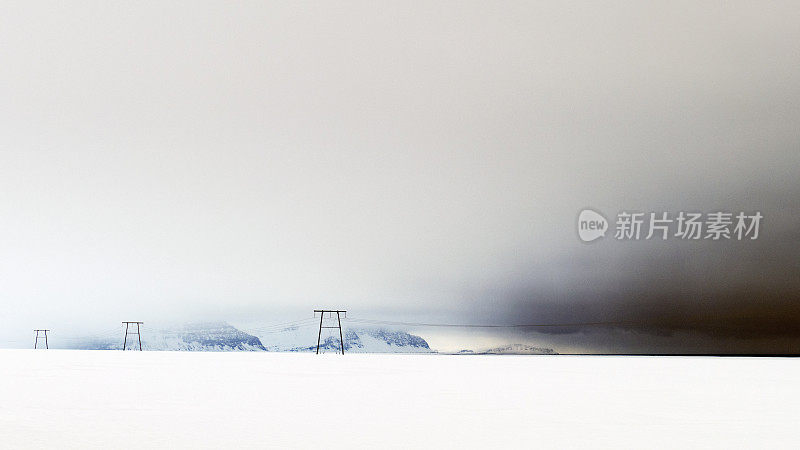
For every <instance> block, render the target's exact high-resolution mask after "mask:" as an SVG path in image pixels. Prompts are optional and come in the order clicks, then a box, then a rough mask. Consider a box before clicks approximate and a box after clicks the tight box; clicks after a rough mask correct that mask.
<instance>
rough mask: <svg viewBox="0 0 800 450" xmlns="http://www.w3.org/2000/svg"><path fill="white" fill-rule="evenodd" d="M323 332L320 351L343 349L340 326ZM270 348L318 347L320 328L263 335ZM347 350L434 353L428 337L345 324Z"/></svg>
mask: <svg viewBox="0 0 800 450" xmlns="http://www.w3.org/2000/svg"><path fill="white" fill-rule="evenodd" d="M333 331H334V332H328V333H323V336H322V338H321V339H320V345H319V347H320V352H335V351H340V344H339V343H340V341H339V332H338V330H333ZM262 342H264V344H265V345H266V346H267V349H268V350H269V351H277V352H309V351H316V350H317V330H314V329H313V328H312V327H305V328H303V327H300V328H291V329H286V330H283V331H282V332H280V333H273V334H271V335H269V336H264V337H262ZM344 350H345V352H351V353H432V352H433V350H431V348H430V346H429V345H428V342H426V341H425V339H423V338H421V337H419V336H416V335H413V334H409V333H406V332H405V331H392V330H386V329H382V328H345V329H344Z"/></svg>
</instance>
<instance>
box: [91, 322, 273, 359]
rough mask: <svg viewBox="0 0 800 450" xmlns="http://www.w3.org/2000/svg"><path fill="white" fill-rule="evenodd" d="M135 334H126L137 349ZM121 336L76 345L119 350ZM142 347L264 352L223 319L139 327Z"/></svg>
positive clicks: (121, 344)
mask: <svg viewBox="0 0 800 450" xmlns="http://www.w3.org/2000/svg"><path fill="white" fill-rule="evenodd" d="M138 345H139V344H138V340H137V337H136V335H135V334H133V335H129V336H128V345H127V347H128V348H136V349H138ZM122 346H123V342H122V336H120V338H116V339H87V340H85V341H82V342H79V343H78V345H76V348H80V349H85V350H121V349H122ZM142 347H143V349H145V350H181V351H206V352H208V351H211V352H226V351H265V350H266V348H264V346H263V345H262V344H261V341H260V340H259V339H258V337H256V336H253V335H251V334H247V333H245V332H243V331H241V330H238V329H236V328H234V327H233V326H231V325H229V324H227V323H225V322H203V323H193V324H187V325H185V326H183V327H181V328H178V329H175V330H164V329H158V328H145V327H143V328H142Z"/></svg>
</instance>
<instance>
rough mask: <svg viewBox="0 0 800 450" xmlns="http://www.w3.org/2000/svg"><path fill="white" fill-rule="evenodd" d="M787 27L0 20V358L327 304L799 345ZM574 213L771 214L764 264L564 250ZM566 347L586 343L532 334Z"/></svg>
mask: <svg viewBox="0 0 800 450" xmlns="http://www.w3.org/2000/svg"><path fill="white" fill-rule="evenodd" d="M798 23H800V8H798V7H797V3H796V2H785V3H780V2H775V3H773V2H751V3H738V2H718V3H714V2H703V3H702V4H699V5H698V4H697V3H696V2H683V3H681V2H663V3H661V4H655V3H652V2H647V3H644V2H620V3H617V2H608V3H603V4H601V3H598V2H586V3H581V2H569V3H563V2H550V3H545V2H536V3H534V2H519V3H516V2H502V3H501V2H488V1H487V2H428V3H422V2H420V3H408V2H396V3H384V2H372V1H369V2H347V3H327V2H319V3H316V2H312V3H304V2H286V3H271V2H236V3H228V2H197V1H192V2H134V3H130V2H108V1H98V2H71V3H69V4H68V3H63V2H42V3H36V4H31V3H29V2H6V3H4V4H3V6H2V7H1V8H0V190H1V192H2V195H0V306H1V307H2V308H1V310H0V317H2V321H3V323H2V327H3V329H4V330H3V332H2V333H0V338H6V339H7V340H8V339H12V337H14V336H16V334H19V333H25V338H27V337H28V334H29V331H28V330H29V329H32V328H38V327H51V328H57V327H62V328H67V327H69V328H80V327H82V326H84V325H85V326H87V327H89V326H100V325H102V324H109V325H110V326H114V325H116V324H118V323H119V321H121V320H145V321H153V320H162V321H167V320H175V321H182V320H184V319H185V320H195V319H209V318H211V319H215V318H223V319H228V320H242V319H243V318H245V317H246V318H248V319H250V320H263V321H264V322H265V323H269V322H272V321H273V318H274V319H275V320H274V321H279V319H280V320H282V319H284V318H289V319H291V318H294V317H295V316H298V315H301V317H304V316H302V315H303V314H305V315H309V314H310V311H311V310H312V309H314V308H318V307H335V308H342V309H348V310H350V311H351V314H352V315H353V316H361V317H370V318H381V319H389V320H392V319H400V320H426V321H448V322H461V323H466V322H469V323H505V324H509V323H519V322H523V323H529V322H548V321H567V322H570V321H592V320H594V319H597V318H599V319H602V320H616V319H619V320H631V321H637V322H640V323H646V324H650V325H648V326H637V327H633V328H636V329H634V330H631V329H628V328H625V327H623V328H621V329H619V330H618V331H620V332H632V333H639V332H642V333H644V335H646V336H650V337H652V338H653V339H656V338H659V337H664V336H673V335H674V336H677V335H676V334H675V333H687V336H690V337H685V338H682V339H685V342H689V340H692V339H697V340H703V339H705V337H708V338H709V339H711V340H714V339H724V338H728V337H734V338H736V339H739V338H741V339H745V340H746V339H750V338H751V337H752V338H753V339H763V338H765V336H764V333H765V331H764V330H771V331H769V333H778V334H779V335H780V336H781V338H785V337H788V338H792V337H797V336H798V335H800V332H798V329H797V328H798V325H797V324H798V323H800V310H798V306H797V305H798V302H800V298H798V297H800V294H798V292H800V290H799V289H798V284H799V283H800V282H798V279H799V278H800V277H798V276H797V275H798V273H800V263H799V262H798V261H800V245H799V244H800V230H799V229H798V214H800V200H799V199H800V182H799V181H798V175H800V127H798V124H800V27H798ZM587 206H588V207H592V208H594V209H596V210H598V211H600V212H603V213H604V214H605V215H606V217H608V218H609V219H611V220H613V219H614V216H615V215H616V214H617V212H619V211H621V210H640V211H670V212H677V211H689V210H696V211H703V212H712V211H717V210H727V211H734V212H739V211H746V212H754V211H761V212H762V214H763V215H764V216H765V218H764V221H763V223H762V230H761V237H760V238H759V240H757V241H743V242H716V243H713V242H682V241H679V240H675V239H671V240H668V241H666V242H658V243H656V242H618V241H615V240H613V239H603V240H600V241H598V242H595V243H592V244H584V243H582V242H580V241H579V240H578V238H577V234H576V230H575V221H576V217H577V214H578V212H579V211H580V210H581V209H582V208H584V207H587ZM684 319H685V320H684ZM751 319H752V320H751ZM687 323H691V324H695V325H691V326H690V325H687ZM11 335H14V336H11ZM565 335H569V336H571V337H570V338H569V339H572V341H570V342H572V344H570V345H573V344H574V346H575V347H574V348H577V349H580V348H589V347H591V345H592V342H593V338H591V337H586V336H588V335H587V334H586V333H585V332H583V331H581V332H578V333H576V332H575V330H568V329H566V330H562V329H559V330H553V331H552V332H548V333H546V334H543V335H542V339H545V340H546V339H552V340H554V342H555V341H557V340H558V339H563V338H564V336H565ZM582 336H583V337H582ZM698 336H699V337H698ZM650 337H647V338H636V339H634V340H633V341H636V342H649V339H650ZM767 337H769V336H767ZM693 342H694V341H693ZM715 342H716V341H715ZM798 344H799V345H798V346H797V347H798V348H797V349H796V350H795V351H800V342H798ZM664 345H667V347H665V348H669V349H672V350H674V349H675V348H680V345H678V346H677V347H675V346H674V345H677V344H674V343H673V344H664ZM670 345H672V346H670ZM781 345H785V344H783V343H782V344H781ZM570 348H573V347H570ZM603 348H606V347H603ZM637 348H638V347H637ZM659 348H660V347H659ZM693 348H694V347H693ZM703 348H705V347H703ZM743 348H744V347H743ZM748 348H750V347H748ZM753 348H755V347H753ZM758 348H759V349H760V348H761V347H758Z"/></svg>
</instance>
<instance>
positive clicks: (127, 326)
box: [122, 322, 144, 351]
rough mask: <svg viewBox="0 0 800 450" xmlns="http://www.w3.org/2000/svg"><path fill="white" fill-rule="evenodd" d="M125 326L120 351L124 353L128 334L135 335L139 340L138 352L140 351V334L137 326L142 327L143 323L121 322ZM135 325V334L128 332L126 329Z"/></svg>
mask: <svg viewBox="0 0 800 450" xmlns="http://www.w3.org/2000/svg"><path fill="white" fill-rule="evenodd" d="M122 323H124V324H125V340H124V341H122V350H123V351H124V350H125V349H126V348H127V346H128V334H135V335H136V336H137V337H138V338H139V351H142V333H141V330H140V329H139V325H142V324H143V323H144V322H122ZM134 324H135V325H136V333H134V332H133V331H131V332H129V331H128V328H129V327H130V326H131V325H134Z"/></svg>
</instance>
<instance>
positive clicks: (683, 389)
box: [0, 350, 800, 449]
mask: <svg viewBox="0 0 800 450" xmlns="http://www.w3.org/2000/svg"><path fill="white" fill-rule="evenodd" d="M798 423H800V360H796V359H773V358H754V359H748V358H678V357H671V358H664V357H661V358H658V357H655V358H654V357H591V356H444V355H367V354H358V355H356V354H348V355H345V356H341V355H335V354H326V355H320V356H317V355H313V354H288V353H248V352H231V353H194V352H143V353H139V352H120V351H74V350H46V351H34V350H0V447H2V448H80V449H85V448H103V449H111V448H114V449H117V448H131V449H147V448H170V449H173V448H216V449H222V448H534V447H538V448H541V447H543V446H544V447H546V448H547V447H549V448H586V447H592V448H595V447H603V448H619V447H628V448H686V447H690V448H698V447H702V448H708V447H718V448H776V447H779V448H788V447H795V448H796V447H797V445H798V443H800V439H798V436H800V434H798V431H797V428H796V427H797V424H798Z"/></svg>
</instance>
